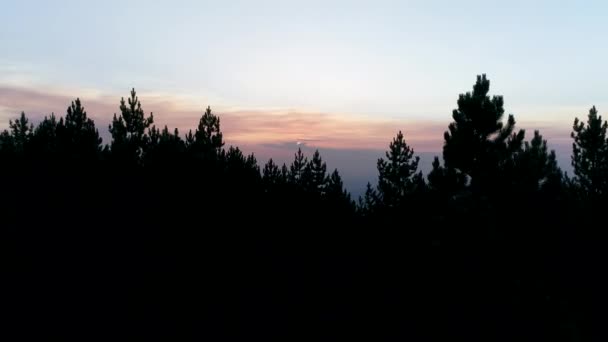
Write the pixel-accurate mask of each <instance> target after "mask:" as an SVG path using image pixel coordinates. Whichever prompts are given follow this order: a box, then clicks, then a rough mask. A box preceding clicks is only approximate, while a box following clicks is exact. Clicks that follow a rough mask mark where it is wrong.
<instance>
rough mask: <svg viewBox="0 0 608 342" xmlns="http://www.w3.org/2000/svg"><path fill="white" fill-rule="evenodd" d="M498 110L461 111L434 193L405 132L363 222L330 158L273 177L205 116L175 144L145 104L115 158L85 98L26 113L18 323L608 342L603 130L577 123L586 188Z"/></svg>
mask: <svg viewBox="0 0 608 342" xmlns="http://www.w3.org/2000/svg"><path fill="white" fill-rule="evenodd" d="M488 92H489V81H488V80H487V79H486V77H485V75H483V76H479V77H478V78H477V83H476V84H475V85H474V87H473V91H472V92H470V93H466V94H463V95H460V97H459V100H458V108H457V109H456V110H454V112H453V119H454V121H453V122H452V123H451V124H450V125H449V129H448V131H447V132H446V133H445V135H444V139H445V142H444V149H443V164H444V165H443V166H442V165H441V164H442V162H441V160H440V159H439V157H436V158H435V159H434V161H433V163H432V170H431V172H430V173H429V174H428V177H427V179H428V184H427V182H425V179H424V178H423V177H422V173H421V172H420V171H419V170H418V167H419V161H420V159H419V158H418V157H417V156H416V155H415V153H414V150H413V148H412V147H411V146H409V145H408V144H407V143H406V141H405V137H404V135H403V133H402V132H401V131H399V132H398V134H397V135H396V136H395V137H393V139H392V140H391V142H390V144H389V148H388V151H386V153H385V155H384V156H383V157H382V158H380V159H379V160H378V162H377V164H376V166H377V169H378V184H377V186H373V185H372V184H370V183H367V187H366V189H365V193H364V194H363V196H361V197H359V203H358V206H356V205H355V203H354V202H353V201H352V200H351V196H350V194H349V193H348V191H347V189H345V185H344V182H343V180H342V177H341V174H340V173H339V172H338V170H337V169H334V170H333V171H332V172H330V173H329V174H328V170H327V165H326V163H325V161H324V160H323V158H322V157H321V153H320V152H319V151H318V150H316V151H315V152H314V154H312V156H311V157H310V159H309V158H307V157H306V156H305V154H304V152H303V151H302V149H301V148H298V150H297V152H296V153H295V155H294V159H293V162H291V163H288V164H287V165H286V164H285V163H282V164H281V165H280V166H279V164H277V163H276V159H274V160H273V159H269V160H268V162H267V163H266V164H265V165H264V166H263V169H262V170H260V167H259V166H258V161H257V160H256V156H255V155H254V154H247V153H246V152H245V151H246V150H241V149H240V148H239V147H238V146H230V147H227V148H226V147H225V146H224V141H223V138H224V136H223V134H222V132H221V130H220V119H219V117H218V116H216V115H215V114H214V113H212V111H211V108H210V107H207V109H206V111H205V112H204V113H203V115H202V117H201V118H200V120H199V122H198V126H197V127H196V129H193V130H189V131H188V133H187V134H186V135H185V136H183V135H182V136H180V133H179V131H178V130H177V129H170V128H169V127H167V126H164V127H163V128H157V127H156V126H154V125H153V118H152V115H150V116H149V117H146V116H145V115H144V112H143V110H142V108H141V104H140V102H139V100H138V98H137V96H136V94H135V91H134V90H132V92H131V96H130V97H129V98H128V100H127V101H125V100H124V99H122V100H121V106H120V115H116V114H115V115H114V119H113V120H112V124H111V125H110V133H111V136H112V140H111V142H110V143H109V144H110V145H109V146H108V145H102V142H101V139H100V134H99V132H98V131H97V129H96V128H95V125H94V122H93V120H92V119H90V118H89V117H88V115H87V112H86V111H85V109H84V107H83V105H82V103H81V101H80V99H78V98H77V99H76V100H75V101H73V102H72V103H71V104H70V105H69V107H68V109H67V111H66V114H65V116H64V117H59V116H58V117H56V116H55V115H54V114H51V115H50V116H46V117H44V118H43V119H42V120H41V121H40V122H37V124H36V125H33V124H32V123H30V121H29V120H28V118H27V117H26V116H25V114H24V113H21V116H19V117H18V118H17V119H16V120H14V121H13V120H11V121H10V122H9V127H8V129H7V130H4V131H3V132H1V133H0V179H3V180H4V183H3V187H2V189H1V190H0V191H1V194H2V195H1V196H0V214H1V215H2V221H1V222H2V228H3V229H2V233H3V235H2V237H3V238H2V251H3V257H4V259H5V260H7V261H8V262H7V263H6V265H4V266H7V267H5V268H6V270H7V273H8V276H7V277H5V278H6V281H4V282H3V285H7V284H8V285H9V287H10V288H9V290H7V291H6V292H7V293H8V294H11V296H9V297H15V298H16V302H17V303H16V305H12V303H10V304H11V305H9V306H8V307H9V310H8V312H9V313H10V314H11V315H10V316H11V317H16V318H15V319H14V321H17V322H18V323H19V321H22V322H20V323H19V324H20V325H19V324H17V325H16V326H18V328H19V329H20V332H21V333H22V334H25V333H27V332H28V331H29V330H31V329H28V328H29V327H31V326H37V327H39V328H40V329H38V330H40V331H44V332H47V331H51V332H52V333H51V335H56V336H53V337H59V336H61V335H62V334H61V333H62V332H63V330H73V329H76V328H75V327H79V326H82V327H83V329H85V330H86V331H88V332H90V331H94V332H98V331H109V332H108V334H109V335H111V336H116V335H119V336H130V337H131V336H132V337H133V338H134V339H154V338H158V337H160V336H162V337H163V338H164V339H167V340H171V339H173V340H175V339H177V340H189V339H192V336H190V334H194V335H196V336H194V337H195V339H205V338H207V339H210V340H223V339H224V337H225V335H226V330H227V329H226V327H229V328H232V327H234V331H232V329H229V330H231V331H229V332H230V333H231V334H232V335H233V336H231V337H236V336H238V337H240V336H239V332H240V331H242V332H245V333H246V334H248V337H250V336H249V335H255V334H256V332H262V333H266V332H272V333H276V335H277V336H281V338H282V339H285V337H287V339H289V337H290V336H292V335H293V332H294V331H296V332H301V331H307V332H310V335H315V336H327V335H324V334H323V333H324V332H322V331H321V330H323V328H327V327H330V328H332V329H335V330H336V331H338V330H340V333H341V334H344V333H345V332H346V333H351V335H353V336H356V337H359V338H360V337H362V336H365V337H367V338H368V339H371V340H397V339H412V340H425V339H431V340H452V339H454V337H461V336H462V337H464V339H466V340H482V341H493V340H518V341H519V340H534V341H542V340H551V341H555V340H606V338H605V329H604V324H602V323H603V322H604V321H605V320H603V319H602V317H603V316H601V315H602V312H603V311H602V310H604V308H605V307H606V300H605V298H604V297H605V295H604V292H605V289H606V287H608V282H606V281H605V280H603V278H602V277H601V274H599V273H598V272H597V270H601V269H602V267H603V264H604V263H605V260H606V259H607V257H608V256H607V253H606V248H605V245H606V241H608V238H607V237H606V234H605V232H604V231H603V230H602V229H599V228H601V226H602V223H603V222H604V221H603V217H602V216H601V214H602V209H603V208H604V207H605V203H606V202H605V201H604V200H605V196H606V191H608V189H607V186H608V185H607V184H606V182H607V181H606V177H607V175H608V166H607V164H608V157H607V156H606V153H608V147H607V145H608V142H607V141H606V131H607V129H608V127H607V125H608V124H607V123H606V122H604V121H602V118H601V117H600V116H599V115H598V114H597V111H596V110H595V107H593V108H592V109H591V111H590V113H589V117H588V120H587V122H580V121H579V120H578V119H577V120H575V122H574V126H573V132H572V137H573V139H574V144H573V156H572V164H573V166H574V168H575V176H576V177H575V178H574V181H573V183H574V184H576V187H574V186H571V182H570V181H569V180H568V179H565V178H566V177H565V176H564V175H563V174H562V171H561V170H560V169H559V167H558V164H557V159H556V154H555V152H554V151H551V150H550V149H549V145H548V143H547V141H546V140H545V139H544V138H543V136H541V134H540V133H539V132H538V131H535V132H534V136H533V137H531V139H530V140H528V141H524V132H523V131H517V132H516V130H515V120H514V118H513V116H509V117H508V119H507V120H503V116H504V109H503V99H502V97H500V96H494V97H490V96H488ZM341 171H342V170H341ZM346 171H351V174H352V170H346ZM344 174H347V173H344ZM579 191H581V192H583V193H584V194H585V195H587V196H580V195H579ZM581 213H584V214H581ZM598 227H599V228H598ZM4 266H3V267H4ZM3 270H5V269H3ZM41 279H42V280H44V281H42V282H41ZM19 290H22V291H23V292H24V293H26V295H15V294H17V293H18V291H19ZM9 299H10V298H9ZM5 302H6V301H5ZM5 302H3V308H4V307H7V305H6V303H5ZM9 302H10V300H9ZM58 307H62V308H66V309H68V310H67V311H69V312H75V313H76V314H67V315H64V314H63V313H62V312H60V310H56V308H58ZM34 308H35V309H36V310H34ZM88 308H94V311H93V309H92V310H90V311H89V310H87V309H88ZM32 311H36V316H37V317H40V318H42V319H41V321H44V322H46V323H44V322H43V323H41V324H40V325H38V324H37V323H38V322H34V321H35V320H37V319H35V318H34V319H32V318H31V317H32V316H31V312H32ZM108 317H110V318H115V320H114V321H111V320H108ZM98 318H99V319H98ZM311 318H318V319H319V320H320V321H321V323H319V324H314V319H313V320H311ZM99 322H103V324H101V323H99ZM301 322H306V324H303V323H301ZM311 322H312V323H311ZM68 323H69V324H68ZM9 325H12V321H11V322H10V324H9ZM102 325H103V326H102ZM319 326H321V327H320V328H319ZM121 329H124V330H128V333H123V332H122V331H121V332H118V331H114V330H121ZM214 334H216V336H211V335H214ZM141 335H145V336H141ZM208 335H209V336H208ZM61 337H62V336H61ZM142 337H143V338H142ZM146 337H147V338H146ZM150 337H151V338H150ZM44 339H48V336H45V338H44Z"/></svg>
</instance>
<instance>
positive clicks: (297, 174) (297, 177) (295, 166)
mask: <svg viewBox="0 0 608 342" xmlns="http://www.w3.org/2000/svg"><path fill="white" fill-rule="evenodd" d="M307 164H308V158H306V157H304V153H302V149H301V148H298V152H297V153H296V154H295V155H294V160H293V162H292V163H291V166H290V167H289V183H291V184H292V185H296V186H303V184H302V183H303V176H304V171H305V168H306V165H307Z"/></svg>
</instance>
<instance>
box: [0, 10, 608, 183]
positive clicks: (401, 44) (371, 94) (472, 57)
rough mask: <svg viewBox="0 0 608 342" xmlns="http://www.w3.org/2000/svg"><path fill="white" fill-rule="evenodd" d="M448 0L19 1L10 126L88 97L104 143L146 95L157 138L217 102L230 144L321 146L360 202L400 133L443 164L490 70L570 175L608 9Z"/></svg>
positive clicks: (6, 72)
mask: <svg viewBox="0 0 608 342" xmlns="http://www.w3.org/2000/svg"><path fill="white" fill-rule="evenodd" d="M446 4H448V2H446V1H432V2H429V1H424V2H422V1H420V2H416V1H412V2H407V3H404V2H393V1H380V2H377V1H376V2H373V3H372V2H364V1H362V2H356V3H355V2H350V1H349V2H346V1H333V2H317V1H312V2H307V3H306V5H302V4H295V3H290V2H282V1H262V2H256V3H255V4H254V3H250V2H230V3H216V2H205V1H203V2H190V1H182V2H171V3H169V2H160V1H159V2H155V3H154V4H150V3H147V2H142V1H132V2H129V4H126V5H125V4H123V2H118V1H105V2H103V3H97V4H83V3H81V2H77V1H59V2H55V3H53V4H49V3H46V2H42V1H29V2H25V1H23V2H17V1H9V3H7V4H5V6H3V11H2V13H0V43H1V44H0V52H1V53H0V127H1V128H5V127H6V126H7V125H8V121H9V119H11V118H15V117H16V116H17V115H18V114H19V113H20V112H21V111H25V112H26V114H27V115H28V116H29V117H30V118H32V119H33V121H34V122H37V121H38V120H40V118H42V117H43V116H44V115H49V114H50V113H51V112H54V113H55V114H56V115H63V114H64V113H65V109H66V108H67V106H68V105H69V103H70V101H72V100H74V99H75V98H76V97H79V98H80V99H81V100H82V101H83V104H84V106H85V108H86V109H87V112H88V113H89V115H90V116H91V117H92V118H93V119H95V121H96V125H97V127H98V128H99V129H100V133H101V134H102V135H103V136H104V138H106V141H107V136H108V135H107V125H108V123H109V121H110V120H111V117H112V115H113V114H114V113H116V112H117V111H118V105H119V100H120V97H126V96H127V95H128V92H129V90H130V89H131V88H132V87H135V89H136V90H138V95H139V97H140V100H141V101H142V105H143V108H144V110H145V111H146V112H148V113H149V112H153V113H154V117H155V123H156V124H157V126H164V125H165V124H166V125H168V126H169V127H177V128H179V129H180V132H182V133H185V132H187V130H188V129H192V128H194V127H195V126H196V124H197V122H198V118H199V117H200V116H201V115H202V113H203V110H204V108H206V107H207V106H211V108H212V109H213V110H214V112H215V113H216V114H218V115H219V116H220V118H221V122H222V130H223V131H224V132H225V138H226V141H227V145H238V146H240V147H241V148H243V149H244V150H245V151H246V152H254V153H255V154H256V155H257V156H258V160H260V161H265V160H267V159H268V158H269V157H272V158H274V159H275V160H278V161H280V162H283V161H288V160H290V159H291V158H292V157H293V153H294V152H295V151H296V150H297V147H298V146H305V147H306V150H313V149H315V148H319V149H320V150H321V151H324V158H325V159H326V160H327V162H328V166H329V167H330V168H338V169H339V170H340V171H341V172H342V173H343V176H344V179H345V183H346V184H347V186H348V188H349V189H350V190H351V191H352V192H353V193H354V194H355V195H357V194H359V193H360V191H361V189H362V187H363V186H364V185H365V182H366V181H365V180H366V179H367V181H370V182H374V181H375V179H376V170H375V162H374V160H375V159H376V158H378V157H380V156H381V155H382V151H383V150H385V149H386V148H387V147H388V144H389V142H390V141H391V139H392V138H393V137H394V135H395V134H396V132H397V131H399V130H402V131H403V132H404V133H405V137H406V140H407V142H408V143H409V144H410V145H412V146H413V147H414V149H415V150H416V153H417V154H420V155H421V156H422V159H423V162H422V165H421V166H422V169H423V170H425V168H426V167H428V165H429V164H430V159H432V156H434V155H441V148H442V145H443V132H444V131H445V130H446V129H447V126H448V124H449V123H450V122H451V120H452V119H451V113H452V110H453V109H454V108H455V107H456V100H457V98H458V94H461V93H464V92H467V91H470V90H471V87H472V85H473V83H474V82H475V76H476V75H478V74H482V73H486V74H487V75H488V78H489V79H490V81H491V87H490V93H491V94H492V95H503V96H504V99H505V108H506V113H507V114H511V113H512V114H514V115H515V118H516V121H517V123H518V127H520V128H525V129H526V133H527V135H526V136H527V138H528V139H529V138H530V137H531V134H532V131H533V130H534V129H539V130H540V132H541V134H543V136H544V137H545V138H546V139H547V140H548V142H549V145H550V147H551V148H552V149H555V150H556V152H557V153H558V159H559V160H560V166H561V167H562V168H563V169H564V170H565V171H570V165H569V155H570V153H571V143H572V142H571V139H570V136H569V135H570V131H571V127H572V122H573V120H574V118H575V117H579V118H581V117H584V116H586V115H587V112H588V110H589V108H590V107H591V106H593V105H596V106H597V108H598V110H599V112H600V114H602V113H604V110H605V108H607V107H608V104H607V101H606V100H605V95H604V92H605V89H608V77H606V76H608V68H606V67H605V66H604V63H605V56H606V55H607V52H608V47H607V46H606V44H603V40H604V39H603V38H604V37H605V35H606V33H608V23H607V22H606V21H605V20H602V13H605V12H606V10H608V6H607V5H606V4H605V3H602V2H599V1H597V2H594V1H587V2H584V3H581V2H575V1H571V2H564V3H562V4H561V5H560V6H556V5H554V4H553V3H552V2H549V1H541V2H536V3H535V4H530V3H528V2H524V1H515V2H509V3H508V4H506V3H503V2H495V3H493V5H492V3H491V2H481V1H464V2H461V3H460V5H459V6H458V7H453V6H446ZM24 18H26V19H27V21H25V22H24V20H23V19H24ZM531 70H533V71H534V72H531ZM590 75H592V76H593V77H589V76H590ZM334 151H341V152H342V153H334ZM370 161H371V162H370ZM425 165H426V166H425Z"/></svg>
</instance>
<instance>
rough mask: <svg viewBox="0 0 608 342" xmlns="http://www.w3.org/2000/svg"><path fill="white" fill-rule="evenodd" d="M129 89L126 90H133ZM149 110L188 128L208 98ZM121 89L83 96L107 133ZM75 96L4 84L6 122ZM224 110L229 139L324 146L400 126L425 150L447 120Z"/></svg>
mask: <svg viewBox="0 0 608 342" xmlns="http://www.w3.org/2000/svg"><path fill="white" fill-rule="evenodd" d="M128 95H129V94H128V92H125V94H124V96H128ZM138 96H139V99H140V100H141V102H142V107H143V108H144V110H145V111H146V112H154V119H155V123H156V124H157V125H158V126H164V125H168V126H169V127H177V128H178V129H179V130H180V132H182V133H185V132H187V131H188V130H189V129H194V128H196V125H197V123H198V120H199V118H200V116H201V115H202V113H203V109H204V108H205V107H206V105H207V104H195V103H194V102H195V101H194V100H193V99H188V98H183V97H178V96H173V95H169V94H152V95H150V94H145V93H140V94H138ZM120 97H121V96H120V95H115V94H102V93H100V92H95V91H87V92H85V94H84V96H81V97H80V99H81V100H82V102H83V105H84V106H85V108H86V110H87V113H88V114H89V116H90V117H91V118H93V119H94V120H95V121H96V124H97V126H98V127H100V132H101V133H102V134H103V135H104V136H106V138H107V132H106V131H107V130H106V129H105V127H107V125H108V124H109V122H110V121H111V118H112V115H113V114H114V113H116V112H117V111H118V106H119V101H120ZM74 99H75V96H69V95H67V94H65V92H61V91H53V90H52V89H49V90H33V89H28V88H18V87H7V86H4V87H2V86H0V125H1V126H3V127H6V126H7V124H8V120H9V119H10V118H14V117H16V116H17V115H18V113H20V112H21V111H25V112H26V114H27V115H28V117H30V118H32V119H33V121H34V122H36V121H38V120H40V119H41V118H42V117H44V116H45V115H49V114H50V113H51V112H54V113H55V114H56V115H64V113H65V111H66V108H67V107H68V106H69V104H70V102H71V101H73V100H74ZM213 110H214V112H215V113H216V114H218V115H219V116H220V120H221V125H222V131H223V132H224V137H225V139H226V140H227V142H228V144H235V145H239V146H240V145H248V146H253V145H256V146H263V145H266V146H269V144H281V143H287V144H289V143H293V144H294V145H295V144H296V143H297V142H298V141H299V142H301V143H303V144H306V145H307V146H314V147H319V148H357V149H381V148H385V147H386V146H388V143H389V142H390V140H391V139H392V137H393V136H395V134H396V133H397V131H398V130H400V129H401V130H402V131H404V133H405V136H406V139H407V141H408V143H410V144H411V145H412V146H414V147H415V148H416V149H419V150H421V151H436V150H438V149H440V148H441V136H442V134H443V130H444V129H445V126H446V124H445V123H437V122H433V121H428V122H423V121H416V122H413V121H409V122H408V121H407V120H395V119H381V118H369V117H362V116H353V115H347V114H332V113H321V112H311V111H306V112H304V111H297V110H281V109H272V110H264V109H253V110H246V109H238V110H234V109H231V108H226V109H224V108H221V107H220V108H213Z"/></svg>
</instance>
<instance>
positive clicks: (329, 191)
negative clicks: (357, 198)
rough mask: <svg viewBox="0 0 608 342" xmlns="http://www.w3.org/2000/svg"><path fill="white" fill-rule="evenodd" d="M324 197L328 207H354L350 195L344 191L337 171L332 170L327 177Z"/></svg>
mask: <svg viewBox="0 0 608 342" xmlns="http://www.w3.org/2000/svg"><path fill="white" fill-rule="evenodd" d="M324 196H325V199H326V200H327V201H328V202H329V203H330V205H333V206H337V207H338V208H342V209H344V208H348V209H352V207H353V205H354V204H353V201H352V200H351V198H350V194H349V193H348V191H346V190H345V189H344V184H343V182H342V177H340V173H339V172H338V170H337V169H334V171H333V172H332V173H331V175H330V176H329V177H327V186H326V187H325V192H324Z"/></svg>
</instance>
